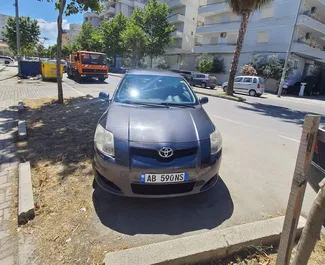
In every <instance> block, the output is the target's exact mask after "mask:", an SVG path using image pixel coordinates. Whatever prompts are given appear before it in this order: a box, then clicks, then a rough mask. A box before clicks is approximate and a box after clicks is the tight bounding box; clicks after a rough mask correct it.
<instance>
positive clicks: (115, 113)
mask: <svg viewBox="0 0 325 265" xmlns="http://www.w3.org/2000/svg"><path fill="white" fill-rule="evenodd" d="M100 123H101V124H102V125H103V127H105V128H106V129H107V130H109V131H110V132H112V133H113V135H114V137H115V138H119V139H123V140H129V141H134V142H147V143H149V142H150V143H157V142H160V143H167V142H168V143H171V142H178V143H179V142H192V141H198V140H203V139H208V138H209V137H210V134H211V133H212V132H213V131H214V125H213V124H212V122H211V120H210V118H209V117H208V115H207V114H206V112H205V111H204V109H203V108H202V107H201V106H198V107H197V108H196V109H192V108H175V107H172V108H159V107H158V108H152V107H141V106H132V105H124V104H119V103H111V105H110V106H109V107H108V110H107V111H106V112H105V113H104V115H103V116H102V118H101V121H100Z"/></svg>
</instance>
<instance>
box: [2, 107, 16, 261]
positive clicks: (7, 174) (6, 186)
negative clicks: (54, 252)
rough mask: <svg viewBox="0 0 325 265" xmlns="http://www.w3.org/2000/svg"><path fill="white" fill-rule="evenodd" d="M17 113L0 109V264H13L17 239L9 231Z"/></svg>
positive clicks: (14, 169)
mask: <svg viewBox="0 0 325 265" xmlns="http://www.w3.org/2000/svg"><path fill="white" fill-rule="evenodd" d="M16 116H17V112H16V111H15V110H12V109H3V108H2V109H0V264H1V265H11V264H15V262H14V261H15V259H16V258H17V256H15V255H16V254H17V252H18V239H17V238H16V237H15V236H14V235H12V231H10V222H11V220H10V219H11V218H10V215H11V207H12V205H11V203H12V184H13V181H14V179H15V176H16V174H17V168H18V161H17V158H16V157H15V150H16V148H15V144H14V139H15V130H16V126H15V124H16V118H17V117H16Z"/></svg>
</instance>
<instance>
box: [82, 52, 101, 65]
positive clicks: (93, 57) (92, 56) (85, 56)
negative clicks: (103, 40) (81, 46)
mask: <svg viewBox="0 0 325 265" xmlns="http://www.w3.org/2000/svg"><path fill="white" fill-rule="evenodd" d="M81 62H82V63H83V64H99V65H106V56H105V55H104V54H97V53H82V54H81Z"/></svg>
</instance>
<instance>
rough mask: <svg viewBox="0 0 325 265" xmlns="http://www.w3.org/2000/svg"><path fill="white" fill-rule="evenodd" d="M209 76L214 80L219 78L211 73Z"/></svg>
mask: <svg viewBox="0 0 325 265" xmlns="http://www.w3.org/2000/svg"><path fill="white" fill-rule="evenodd" d="M209 78H210V79H213V80H217V78H216V77H215V76H213V75H209Z"/></svg>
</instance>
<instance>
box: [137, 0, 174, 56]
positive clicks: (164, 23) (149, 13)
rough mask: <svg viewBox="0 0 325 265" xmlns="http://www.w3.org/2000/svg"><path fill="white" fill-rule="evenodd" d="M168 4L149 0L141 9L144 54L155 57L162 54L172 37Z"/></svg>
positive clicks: (172, 28) (172, 27)
mask: <svg viewBox="0 0 325 265" xmlns="http://www.w3.org/2000/svg"><path fill="white" fill-rule="evenodd" d="M168 15H169V12H168V6H167V4H166V3H159V2H158V1H157V0H149V2H148V4H147V5H146V6H145V8H144V11H143V30H144V32H145V33H146V37H147V42H146V54H147V55H148V56H149V57H150V58H153V57H157V56H159V55H162V54H164V52H165V48H166V47H168V46H169V45H170V44H171V42H172V40H173V38H172V37H171V36H170V34H171V33H172V32H173V31H174V30H175V26H174V25H171V24H169V22H168Z"/></svg>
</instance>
